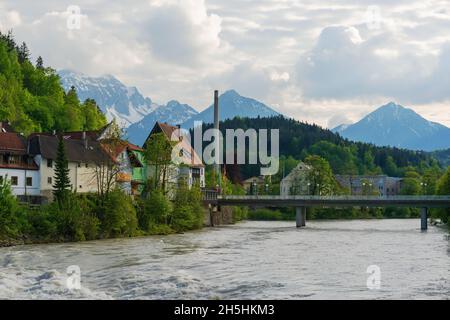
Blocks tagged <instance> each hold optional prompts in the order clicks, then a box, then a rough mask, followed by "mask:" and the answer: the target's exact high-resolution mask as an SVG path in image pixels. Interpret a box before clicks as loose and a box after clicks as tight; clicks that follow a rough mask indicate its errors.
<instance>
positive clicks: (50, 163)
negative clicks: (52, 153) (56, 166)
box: [47, 159, 53, 168]
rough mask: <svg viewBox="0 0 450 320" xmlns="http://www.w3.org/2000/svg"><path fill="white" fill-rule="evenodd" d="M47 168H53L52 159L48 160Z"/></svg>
mask: <svg viewBox="0 0 450 320" xmlns="http://www.w3.org/2000/svg"><path fill="white" fill-rule="evenodd" d="M47 167H48V168H53V160H52V159H47Z"/></svg>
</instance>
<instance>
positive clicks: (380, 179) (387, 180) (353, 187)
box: [335, 175, 403, 196]
mask: <svg viewBox="0 0 450 320" xmlns="http://www.w3.org/2000/svg"><path fill="white" fill-rule="evenodd" d="M335 177H336V180H337V182H338V183H339V184H340V186H341V187H343V188H345V189H347V190H348V191H349V192H350V194H352V195H380V196H394V195H398V194H399V193H400V190H401V187H402V180H403V179H402V178H396V177H388V176H387V175H361V176H355V175H336V176H335Z"/></svg>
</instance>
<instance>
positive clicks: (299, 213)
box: [295, 207, 306, 228]
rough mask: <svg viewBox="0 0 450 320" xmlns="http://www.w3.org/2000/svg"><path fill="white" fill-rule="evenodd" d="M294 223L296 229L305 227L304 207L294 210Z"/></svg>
mask: <svg viewBox="0 0 450 320" xmlns="http://www.w3.org/2000/svg"><path fill="white" fill-rule="evenodd" d="M295 222H296V225H297V228H301V227H305V226H306V207H296V208H295Z"/></svg>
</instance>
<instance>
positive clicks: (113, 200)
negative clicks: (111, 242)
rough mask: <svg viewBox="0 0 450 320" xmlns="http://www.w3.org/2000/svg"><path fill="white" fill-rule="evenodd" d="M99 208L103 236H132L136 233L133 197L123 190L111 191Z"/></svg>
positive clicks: (136, 224)
mask: <svg viewBox="0 0 450 320" xmlns="http://www.w3.org/2000/svg"><path fill="white" fill-rule="evenodd" d="M99 210H100V211H99V212H98V215H99V216H100V222H101V230H102V235H103V237H105V238H111V237H130V236H133V235H135V234H136V232H137V228H138V219H137V215H136V208H135V207H134V205H133V202H132V200H131V198H130V197H129V196H128V195H126V194H124V193H123V192H122V191H121V190H118V189H115V190H114V191H112V192H110V193H109V194H108V196H107V199H106V201H105V202H104V203H103V205H102V206H101V207H100V208H99Z"/></svg>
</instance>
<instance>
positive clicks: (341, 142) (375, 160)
mask: <svg viewBox="0 0 450 320" xmlns="http://www.w3.org/2000/svg"><path fill="white" fill-rule="evenodd" d="M210 127H211V125H208V126H205V128H204V129H207V128H210ZM237 128H242V129H244V130H246V129H249V128H254V129H256V130H258V129H279V130H280V155H281V156H282V157H281V158H282V159H281V164H280V174H283V171H284V174H287V173H288V172H289V171H290V169H292V168H293V166H294V165H295V163H296V161H297V160H303V159H305V158H306V157H307V156H308V155H311V154H314V155H319V156H321V157H323V158H324V159H326V160H328V162H329V163H330V165H331V168H332V169H333V172H334V173H335V174H387V175H390V176H403V175H404V174H405V172H406V171H409V170H410V169H411V167H414V169H415V170H416V171H418V172H420V173H425V171H427V170H430V169H433V170H437V171H439V170H440V168H439V164H438V162H437V160H435V159H434V158H433V157H431V155H429V154H427V153H425V152H419V151H410V150H405V149H398V148H390V147H377V146H374V145H372V144H367V143H360V142H353V141H349V140H347V139H344V138H342V137H341V136H339V135H338V134H335V133H333V132H331V131H330V130H326V129H323V128H322V127H320V126H317V125H314V124H308V123H303V122H299V121H296V120H293V119H287V118H285V117H282V116H279V117H272V118H257V119H248V118H234V119H232V120H226V121H224V122H221V131H222V132H223V133H225V130H226V129H237ZM240 167H241V168H240V170H239V171H240V172H239V175H240V178H241V179H245V178H248V177H250V176H255V175H258V174H259V167H258V166H255V165H253V166H252V165H245V166H240ZM234 169H235V168H229V169H228V171H232V172H235V171H236V170H234ZM233 180H235V179H233Z"/></svg>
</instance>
